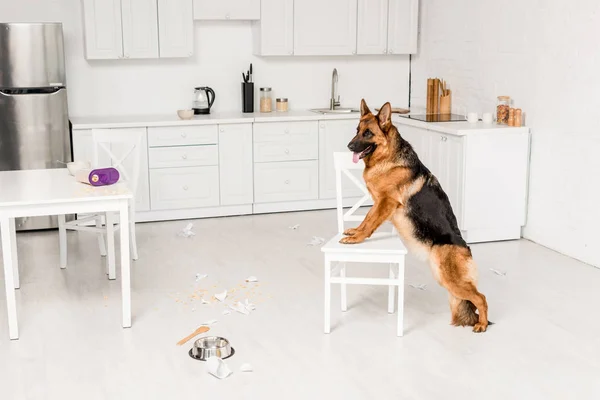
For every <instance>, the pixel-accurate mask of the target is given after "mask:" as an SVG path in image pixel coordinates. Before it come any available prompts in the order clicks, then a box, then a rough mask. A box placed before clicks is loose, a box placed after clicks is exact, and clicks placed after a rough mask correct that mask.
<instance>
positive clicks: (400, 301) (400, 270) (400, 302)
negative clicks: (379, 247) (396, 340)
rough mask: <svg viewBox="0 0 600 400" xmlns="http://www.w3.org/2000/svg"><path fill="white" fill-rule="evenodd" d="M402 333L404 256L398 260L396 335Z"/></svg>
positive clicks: (401, 334)
mask: <svg viewBox="0 0 600 400" xmlns="http://www.w3.org/2000/svg"><path fill="white" fill-rule="evenodd" d="M403 335H404V257H402V258H401V259H400V260H398V336H403Z"/></svg>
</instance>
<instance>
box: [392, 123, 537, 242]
mask: <svg viewBox="0 0 600 400" xmlns="http://www.w3.org/2000/svg"><path fill="white" fill-rule="evenodd" d="M400 120H401V118H400ZM395 122H396V126H397V128H398V130H399V132H400V135H401V136H402V137H403V138H404V139H405V140H407V141H408V142H409V143H410V144H411V145H412V146H413V148H414V149H415V151H416V152H417V155H418V156H419V159H420V160H421V162H423V164H424V165H425V166H426V167H427V168H428V169H429V170H430V171H431V172H432V173H433V174H434V175H435V176H436V178H437V179H438V181H439V183H440V185H441V186H442V189H443V190H444V192H445V193H446V195H447V196H448V199H449V200H450V204H451V206H452V210H453V211H454V214H455V216H456V219H457V222H458V226H459V228H460V230H461V232H462V234H463V237H464V239H465V240H466V241H467V243H477V242H488V241H496V240H508V239H518V238H519V237H520V233H521V227H522V226H523V225H525V219H526V215H525V211H526V207H527V176H528V164H529V134H528V133H526V132H524V131H523V130H516V129H515V130H510V129H509V130H503V131H502V132H497V131H496V132H495V131H494V130H492V129H486V131H483V132H482V131H475V132H473V133H469V130H465V132H466V134H447V133H442V132H438V131H435V130H433V129H426V128H420V127H413V126H407V125H403V124H401V123H398V121H395Z"/></svg>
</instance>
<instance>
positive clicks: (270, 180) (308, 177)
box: [254, 160, 319, 203]
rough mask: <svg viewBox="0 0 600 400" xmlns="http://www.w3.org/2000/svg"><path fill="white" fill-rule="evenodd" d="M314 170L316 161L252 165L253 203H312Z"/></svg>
mask: <svg viewBox="0 0 600 400" xmlns="http://www.w3.org/2000/svg"><path fill="white" fill-rule="evenodd" d="M318 169H319V162H318V161H317V160H314V161H289V162H273V163H260V164H254V200H255V202H256V203H272V202H283V201H299V200H316V199H317V198H318V197H319V184H318V181H319V173H318Z"/></svg>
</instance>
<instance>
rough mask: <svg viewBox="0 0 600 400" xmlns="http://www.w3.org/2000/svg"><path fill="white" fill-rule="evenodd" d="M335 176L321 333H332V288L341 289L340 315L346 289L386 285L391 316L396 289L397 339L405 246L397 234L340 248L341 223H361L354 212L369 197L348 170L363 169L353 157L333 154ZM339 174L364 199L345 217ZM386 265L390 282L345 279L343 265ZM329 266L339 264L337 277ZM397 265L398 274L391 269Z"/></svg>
mask: <svg viewBox="0 0 600 400" xmlns="http://www.w3.org/2000/svg"><path fill="white" fill-rule="evenodd" d="M334 163H335V174H336V202H337V223H338V234H337V235H335V236H334V237H333V238H332V239H331V240H329V241H328V242H327V243H326V244H325V245H324V246H323V247H322V248H321V251H322V252H323V253H325V254H324V255H325V321H324V323H325V324H324V331H325V333H329V332H330V330H331V284H333V283H339V284H340V285H341V306H342V311H346V310H347V299H346V285H347V284H351V285H388V286H389V289H388V312H389V313H390V314H391V313H393V312H394V295H395V289H396V287H397V288H398V336H402V335H403V314H404V257H405V255H406V253H407V251H406V248H405V247H404V244H403V243H402V241H401V240H400V237H399V236H398V234H397V232H396V231H395V230H394V229H392V231H391V232H375V233H373V235H372V236H371V237H370V238H368V239H366V240H365V241H364V242H362V243H359V244H341V243H340V239H341V238H343V237H344V235H343V232H344V222H346V221H362V220H363V219H364V217H365V215H356V214H355V212H356V211H357V210H358V209H359V208H360V207H361V206H363V205H364V204H365V202H367V201H368V200H369V199H370V198H371V197H370V194H369V192H368V190H367V188H366V187H365V185H364V184H363V183H362V182H361V181H360V180H359V179H357V178H356V176H354V175H353V174H352V173H351V172H350V170H356V169H361V170H362V169H364V163H363V162H362V161H360V162H359V163H356V164H355V163H353V162H352V153H350V152H341V153H340V152H336V153H334ZM342 174H344V175H346V176H347V177H348V178H349V179H350V181H352V182H353V183H354V184H355V185H357V186H358V187H359V188H360V189H361V190H362V192H363V193H364V196H363V197H362V198H361V199H360V200H359V201H358V202H357V203H356V204H354V206H352V207H351V208H350V209H349V210H348V211H346V212H345V213H344V209H343V193H342ZM347 262H361V263H385V264H389V278H353V277H346V263H347ZM332 263H339V264H340V267H339V271H340V274H339V277H336V276H332V268H331V267H332ZM395 265H398V271H397V273H396V272H395V271H394V269H395V268H394V266H395Z"/></svg>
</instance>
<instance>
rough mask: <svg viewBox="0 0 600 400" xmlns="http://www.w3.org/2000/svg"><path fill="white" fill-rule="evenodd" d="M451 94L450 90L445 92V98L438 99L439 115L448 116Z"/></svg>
mask: <svg viewBox="0 0 600 400" xmlns="http://www.w3.org/2000/svg"><path fill="white" fill-rule="evenodd" d="M451 98H452V94H451V92H450V90H448V91H447V94H446V95H445V96H442V97H440V114H450V113H451V110H452V104H451Z"/></svg>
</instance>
